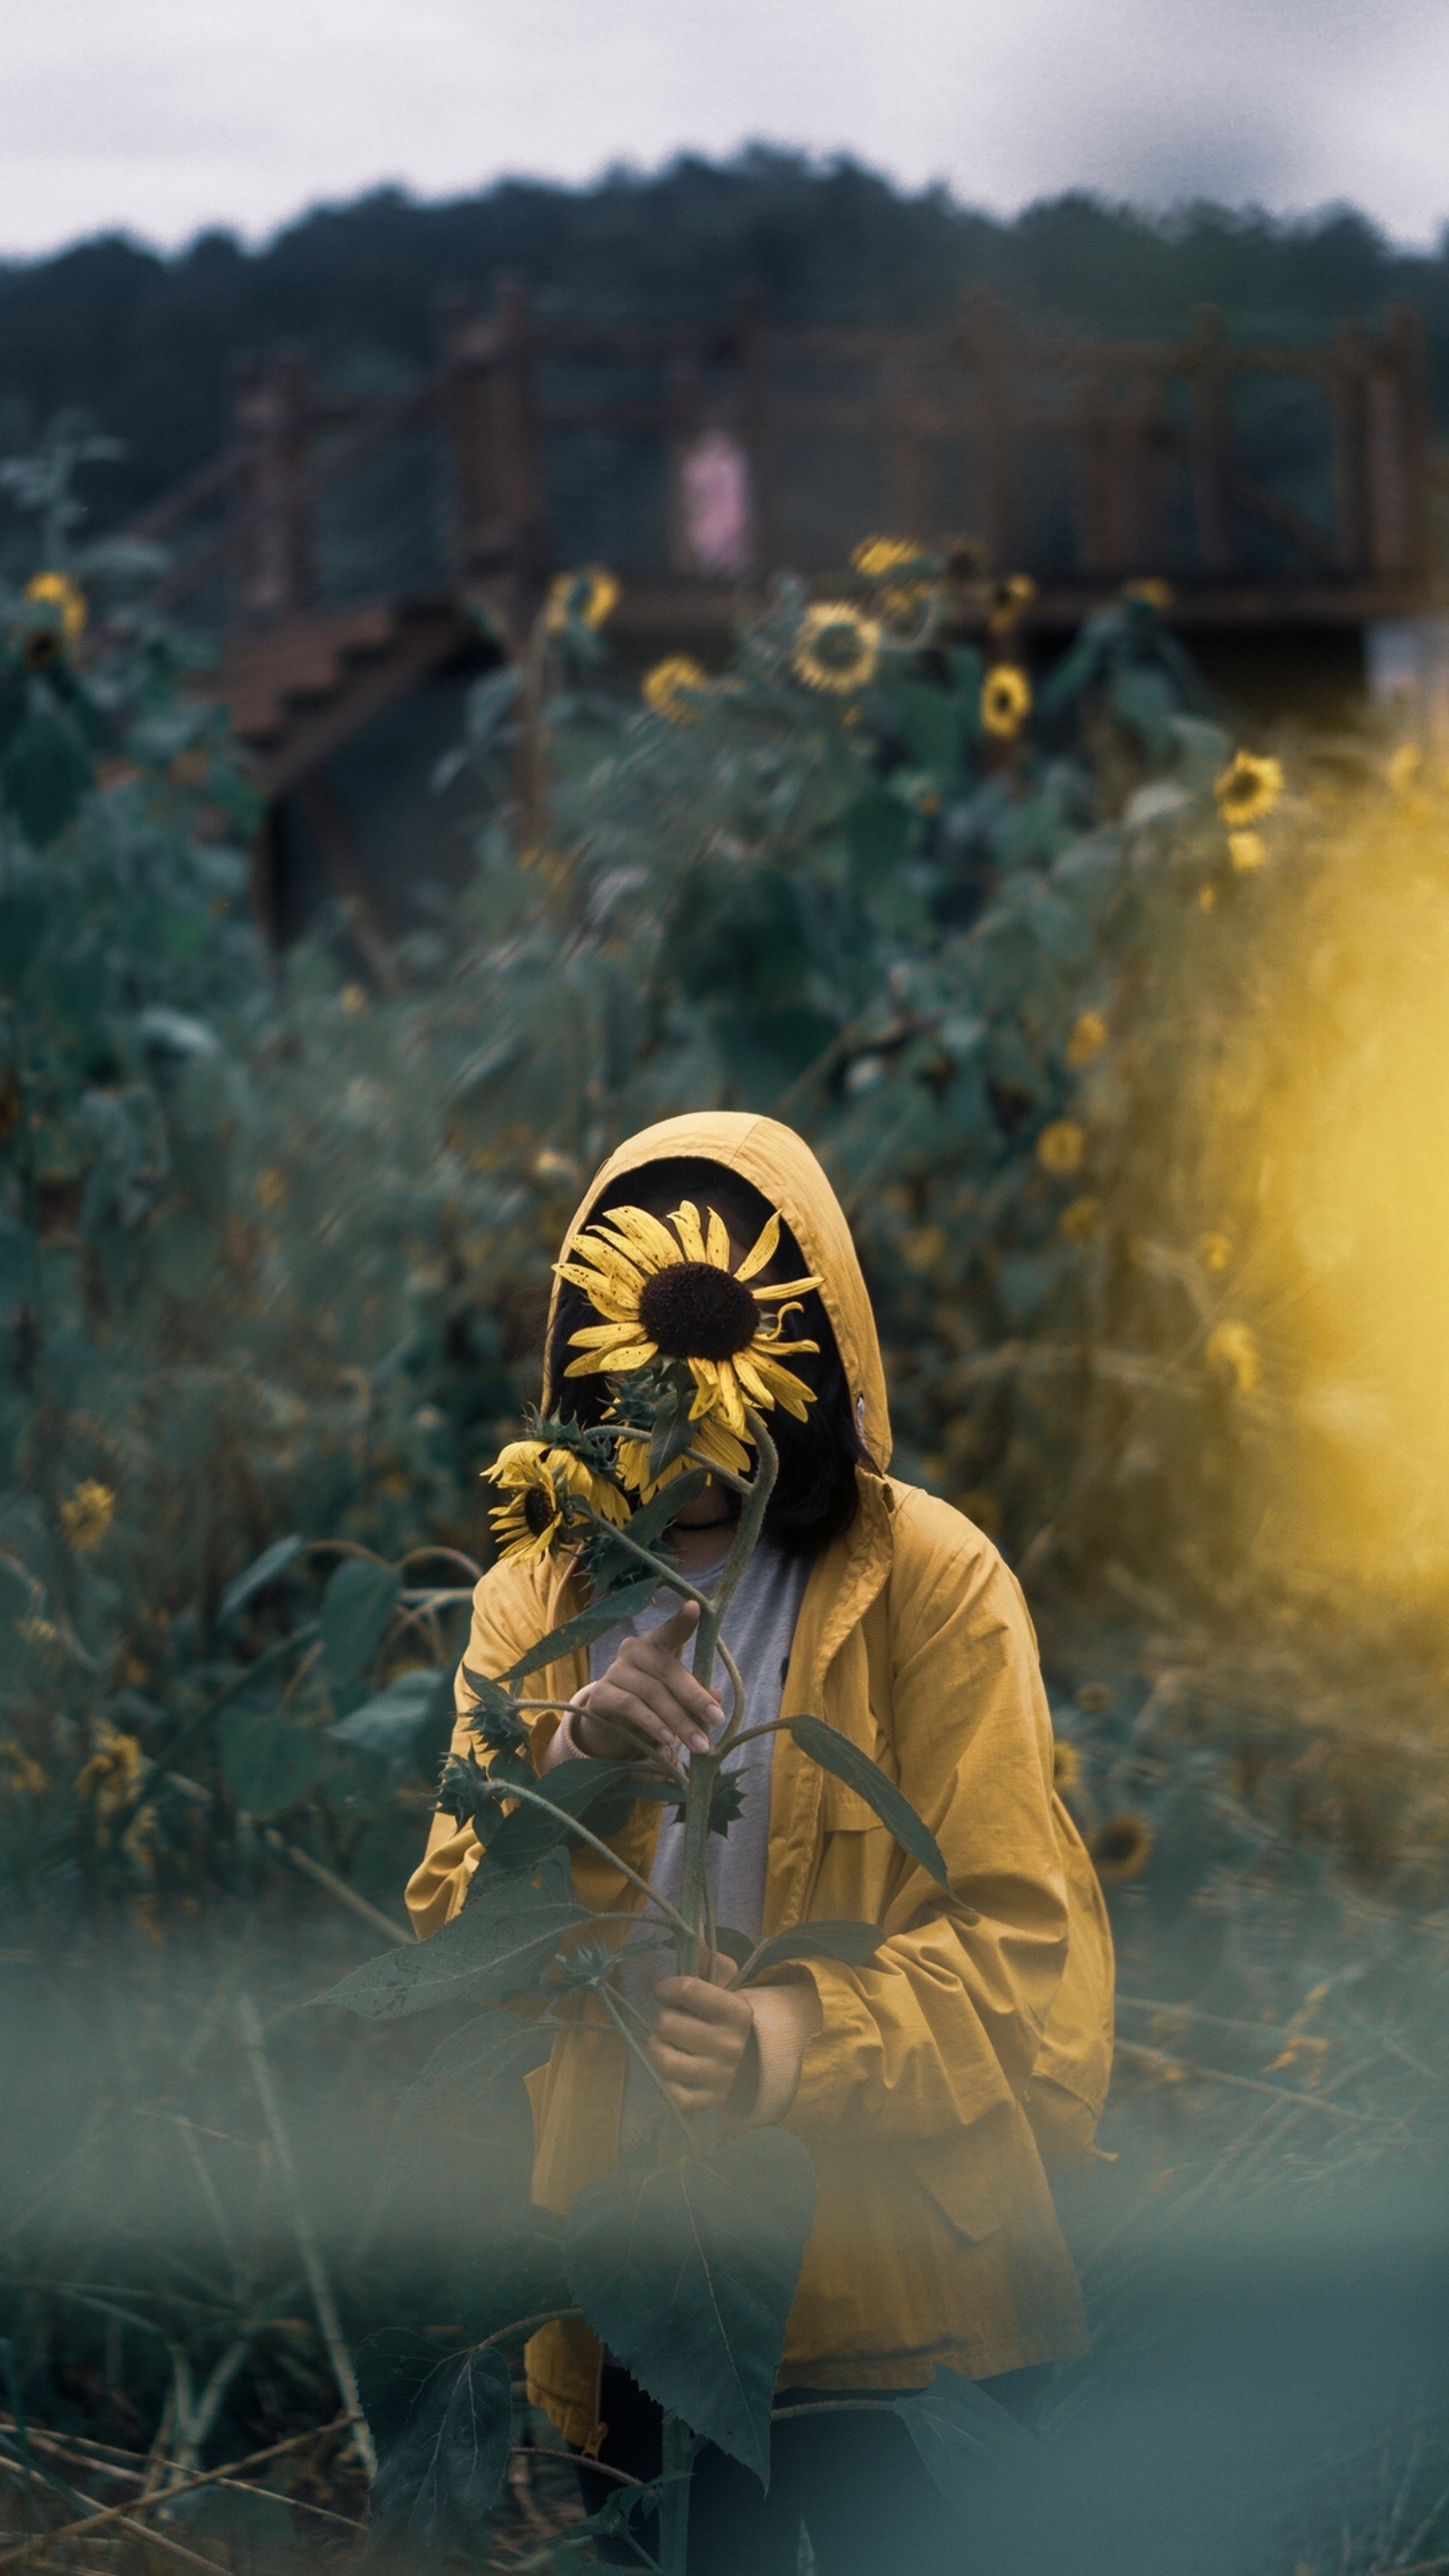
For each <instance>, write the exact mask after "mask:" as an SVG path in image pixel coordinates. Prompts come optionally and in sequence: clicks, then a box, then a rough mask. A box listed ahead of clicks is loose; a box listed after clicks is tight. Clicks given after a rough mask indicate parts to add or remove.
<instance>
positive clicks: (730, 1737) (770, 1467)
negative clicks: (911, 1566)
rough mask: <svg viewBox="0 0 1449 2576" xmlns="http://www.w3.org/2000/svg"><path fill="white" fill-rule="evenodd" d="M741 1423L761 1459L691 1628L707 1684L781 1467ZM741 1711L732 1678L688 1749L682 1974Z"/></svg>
mask: <svg viewBox="0 0 1449 2576" xmlns="http://www.w3.org/2000/svg"><path fill="white" fill-rule="evenodd" d="M745 1425H746V1429H747V1431H748V1434H749V1437H750V1439H751V1441H752V1442H753V1443H754V1446H755V1449H756V1451H757V1453H758V1456H759V1462H760V1463H759V1465H758V1467H757V1468H756V1470H755V1473H754V1477H753V1479H752V1481H751V1484H750V1490H749V1492H748V1494H747V1495H746V1497H745V1504H744V1509H743V1510H742V1511H741V1513H740V1523H739V1528H738V1529H737V1530H736V1532H735V1537H734V1544H733V1546H732V1547H731V1549H730V1552H729V1554H728V1556H727V1557H726V1558H725V1561H724V1566H723V1568H722V1570H721V1573H720V1578H719V1581H718V1583H717V1584H716V1585H715V1588H714V1591H713V1593H712V1594H711V1596H710V1599H709V1602H708V1605H707V1607H706V1608H705V1609H703V1610H702V1611H701V1612H700V1616H699V1626H698V1628H697V1630H696V1631H695V1639H694V1675H695V1679H696V1681H701V1682H703V1683H704V1686H705V1688H706V1690H708V1688H709V1687H710V1683H711V1679H712V1677H713V1673H714V1660H715V1654H716V1652H717V1650H718V1647H719V1639H720V1630H721V1628H722V1627H723V1625H724V1619H725V1613H726V1611H727V1610H728V1608H729V1606H730V1602H731V1601H732V1599H733V1598H734V1593H735V1589H736V1586H737V1585H738V1583H739V1579H740V1576H741V1575H742V1574H743V1573H744V1570H745V1567H746V1566H747V1565H748V1564H749V1561H750V1559H751V1557H752V1556H753V1555H754V1552H755V1549H756V1548H757V1546H758V1545H759V1541H760V1532H761V1530H762V1529H763V1528H764V1525H765V1512H766V1510H767V1508H768V1505H769V1500H770V1496H771V1494H772V1493H773V1492H774V1490H775V1478H776V1476H777V1475H778V1474H779V1471H780V1461H779V1457H778V1454H777V1452H776V1449H775V1444H774V1442H773V1440H772V1439H771V1438H770V1435H769V1433H768V1431H767V1430H766V1429H765V1426H764V1423H763V1422H762V1421H761V1419H760V1416H759V1415H758V1414H757V1413H747V1414H746V1415H745ZM744 1716H745V1708H744V1702H743V1699H742V1697H741V1695H740V1685H739V1683H738V1680H736V1688H735V1705H734V1709H733V1711H732V1713H731V1716H730V1722H729V1724H728V1726H727V1727H726V1728H725V1731H724V1733H723V1735H722V1736H721V1737H720V1740H719V1742H718V1744H716V1745H715V1746H713V1747H712V1749H711V1750H710V1751H709V1752H708V1753H692V1754H691V1755H690V1757H689V1787H688V1791H687V1793H686V1798H685V1809H684V1860H683V1865H682V1869H681V1873H680V1882H679V1911H680V1913H681V1914H682V1915H683V1916H684V1918H685V1921H686V1922H687V1923H688V1924H689V1926H690V1933H689V1938H688V1941H687V1942H685V1941H680V1942H679V1945H678V1947H679V1969H680V1974H681V1976H686V1977H697V1976H698V1975H699V1972H700V1962H701V1958H702V1956H703V1955H704V1953H705V1950H706V1947H707V1943H708V1930H707V1926H706V1922H705V1901H704V1877H705V1855H706V1852H707V1850H708V1847H709V1812H710V1807H711V1804H712V1803H713V1796H714V1784H715V1779H716V1777H717V1775H718V1772H719V1769H720V1765H721V1763H722V1762H723V1761H724V1758H725V1755H726V1754H727V1753H728V1752H729V1750H730V1748H731V1746H732V1744H733V1743H734V1741H735V1738H736V1736H737V1734H738V1732H739V1729H740V1727H741V1725H742V1724H743V1721H744Z"/></svg>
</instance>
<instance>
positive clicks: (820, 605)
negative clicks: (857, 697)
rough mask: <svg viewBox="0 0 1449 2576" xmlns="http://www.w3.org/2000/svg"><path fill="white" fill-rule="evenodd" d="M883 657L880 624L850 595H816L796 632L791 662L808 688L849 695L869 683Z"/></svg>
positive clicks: (797, 674) (841, 695)
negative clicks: (853, 602)
mask: <svg viewBox="0 0 1449 2576" xmlns="http://www.w3.org/2000/svg"><path fill="white" fill-rule="evenodd" d="M879 660H880V626H879V624H878V622H877V620H876V619H875V618H873V617H862V615H861V613H860V610H859V609H858V608H853V607H852V606H851V604H850V601H849V600H848V599H817V600H816V601H815V602H814V604H813V606H812V607H810V608H807V609H806V611H805V614H804V616H803V617H802V618H801V620H800V623H799V626H798V627H797V629H796V632H795V641H794V644H793V646H792V648H791V653H790V662H791V667H792V669H793V670H794V673H795V677H796V679H797V680H803V681H804V683H805V686H806V688H807V689H824V690H827V691H833V692H834V693H835V694H836V695H837V696H840V697H848V696H851V695H852V694H853V693H854V692H855V691H856V690H858V689H864V688H867V687H869V685H870V682H871V681H872V680H873V679H874V677H875V671H876V664H877V663H878V662H879Z"/></svg>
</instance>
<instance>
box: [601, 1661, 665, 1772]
mask: <svg viewBox="0 0 1449 2576" xmlns="http://www.w3.org/2000/svg"><path fill="white" fill-rule="evenodd" d="M584 1714H585V1717H586V1719H587V1721H588V1723H589V1724H590V1725H599V1726H603V1727H605V1728H607V1729H609V1730H610V1732H611V1733H613V1734H614V1735H615V1736H617V1737H619V1738H621V1739H622V1740H623V1742H624V1743H625V1744H626V1745H627V1746H628V1747H629V1748H630V1749H631V1750H636V1749H643V1750H645V1751H648V1752H651V1753H663V1754H665V1755H666V1756H667V1758H668V1759H669V1760H671V1761H677V1760H678V1758H679V1737H678V1736H677V1734H676V1733H675V1731H674V1729H673V1727H671V1726H670V1725H668V1724H667V1723H666V1721H665V1719H664V1718H663V1717H662V1716H660V1715H659V1714H658V1713H657V1712H656V1711H655V1710H653V1709H651V1708H650V1707H649V1706H648V1705H647V1704H646V1702H645V1701H643V1700H641V1699H640V1698H639V1697H638V1696H637V1694H636V1693H635V1692H633V1691H623V1690H620V1689H619V1688H618V1687H617V1686H616V1685H615V1684H614V1683H613V1682H609V1681H598V1682H594V1683H592V1684H591V1685H590V1690H589V1705H588V1707H587V1709H586V1710H585V1712H584Z"/></svg>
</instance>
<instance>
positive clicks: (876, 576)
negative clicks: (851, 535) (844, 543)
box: [850, 537, 926, 581]
mask: <svg viewBox="0 0 1449 2576" xmlns="http://www.w3.org/2000/svg"><path fill="white" fill-rule="evenodd" d="M850 560H851V563H852V564H853V566H854V568H855V570H856V571H857V572H862V573H864V575H865V577H866V580H867V581H885V580H887V579H888V578H889V576H890V575H891V574H892V573H893V572H901V571H903V570H904V568H905V566H906V565H907V564H923V563H924V562H925V560H926V549H925V547H924V546H922V545H919V544H918V543H917V541H916V539H915V538H914V537H862V539H861V541H860V543H859V545H858V546H857V547H856V548H855V549H854V551H853V553H852V555H851V558H850Z"/></svg>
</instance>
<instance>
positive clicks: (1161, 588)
mask: <svg viewBox="0 0 1449 2576" xmlns="http://www.w3.org/2000/svg"><path fill="white" fill-rule="evenodd" d="M1122 596H1123V598H1124V599H1125V601H1126V602H1127V605H1128V607H1129V608H1150V609H1152V610H1154V611H1155V612H1156V613H1157V614H1158V615H1160V614H1161V612H1162V610H1163V609H1165V608H1170V607H1171V606H1172V584H1171V582H1170V581H1163V580H1161V579H1160V578H1159V577H1158V575H1157V574H1156V573H1149V574H1148V575H1147V576H1146V578H1145V579H1143V580H1141V581H1124V583H1123V584H1122Z"/></svg>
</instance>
